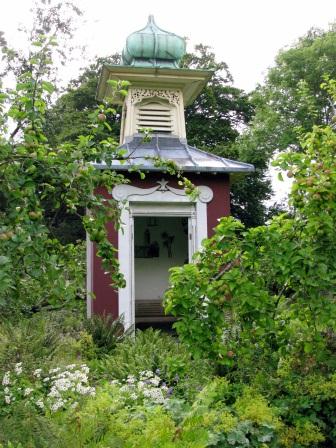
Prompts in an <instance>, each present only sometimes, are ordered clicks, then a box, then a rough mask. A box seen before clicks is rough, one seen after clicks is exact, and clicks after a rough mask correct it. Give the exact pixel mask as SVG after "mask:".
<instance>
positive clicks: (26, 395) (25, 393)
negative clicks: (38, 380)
mask: <svg viewBox="0 0 336 448" xmlns="http://www.w3.org/2000/svg"><path fill="white" fill-rule="evenodd" d="M33 391H34V389H32V388H31V387H27V388H26V389H25V390H24V392H23V395H24V396H25V397H28V395H30V394H31V393H32V392H33Z"/></svg>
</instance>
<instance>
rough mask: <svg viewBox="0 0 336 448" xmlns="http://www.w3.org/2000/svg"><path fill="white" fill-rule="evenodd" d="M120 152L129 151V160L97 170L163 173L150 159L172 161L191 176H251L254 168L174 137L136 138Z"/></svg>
mask: <svg viewBox="0 0 336 448" xmlns="http://www.w3.org/2000/svg"><path fill="white" fill-rule="evenodd" d="M119 149H123V150H125V152H126V153H125V156H124V157H125V160H124V161H120V160H113V161H112V164H111V165H106V164H105V163H97V164H95V166H96V167H97V168H101V169H104V168H105V169H106V168H111V169H117V170H129V169H130V168H135V167H139V168H143V169H145V170H148V171H160V170H161V169H160V168H159V167H156V166H155V165H154V163H153V160H151V159H150V158H153V157H161V158H162V159H164V160H172V161H174V162H175V163H176V165H177V166H178V167H179V168H180V169H182V170H183V171H189V172H207V171H211V172H222V173H246V174H248V173H251V172H253V171H254V166H253V165H251V164H249V163H243V162H238V161H235V160H230V159H226V158H224V157H219V156H217V155H215V154H211V153H208V152H205V151H201V150H200V149H197V148H195V147H193V146H190V145H188V143H187V141H186V140H185V139H181V138H179V137H176V136H174V135H166V134H153V135H152V137H151V139H150V141H148V142H145V141H144V137H143V135H142V134H135V135H134V136H133V137H132V138H130V139H129V140H127V141H126V142H125V143H124V144H123V145H121V146H120V147H119Z"/></svg>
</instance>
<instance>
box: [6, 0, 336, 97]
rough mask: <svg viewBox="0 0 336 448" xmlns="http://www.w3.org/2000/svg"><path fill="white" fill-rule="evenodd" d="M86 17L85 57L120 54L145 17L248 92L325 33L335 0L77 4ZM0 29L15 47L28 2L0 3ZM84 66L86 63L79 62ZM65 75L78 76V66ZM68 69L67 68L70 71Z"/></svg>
mask: <svg viewBox="0 0 336 448" xmlns="http://www.w3.org/2000/svg"><path fill="white" fill-rule="evenodd" d="M74 3H76V4H77V5H78V6H79V7H80V8H81V9H82V10H83V11H84V13H85V15H84V18H83V20H82V21H81V24H80V29H79V30H78V33H77V38H76V41H77V43H79V44H81V45H85V46H86V53H85V54H86V57H87V58H89V57H94V56H95V55H99V56H104V55H108V54H111V53H113V52H116V51H121V50H122V47H123V45H124V42H125V39H126V37H127V36H128V35H129V34H130V33H132V32H133V31H135V30H138V29H141V28H143V27H144V26H145V24H146V22H147V17H148V15H149V14H154V16H155V20H156V22H157V24H158V25H159V26H160V27H161V28H163V29H165V30H168V31H172V32H175V33H176V34H179V35H181V36H185V37H187V38H188V39H189V41H188V46H189V50H190V49H191V48H192V45H193V44H196V43H204V44H207V45H210V46H211V47H213V49H214V52H215V54H216V55H217V58H218V59H219V60H223V61H225V62H226V63H227V64H228V66H229V69H230V71H231V73H232V75H233V77H234V81H235V85H236V86H237V87H240V88H243V89H245V90H252V89H253V87H254V86H255V85H256V84H257V83H261V82H262V81H263V77H264V74H265V72H266V70H267V68H268V67H269V66H271V65H272V63H273V61H274V57H275V55H276V53H277V52H278V51H279V50H280V49H281V48H283V47H285V46H288V45H290V44H292V43H293V42H295V40H296V39H297V38H298V37H300V36H301V35H303V34H304V33H305V32H306V31H307V30H308V29H309V28H311V27H313V26H314V27H322V28H327V27H328V24H329V23H331V22H333V21H336V0H281V1H280V0H230V1H228V0H222V1H221V0H206V1H200V2H196V1H195V0H194V1H183V0H179V1H177V0H166V1H161V0H138V1H132V0H123V1H120V0H119V1H113V0H95V1H93V0H75V1H74ZM0 4H1V15H0V30H3V31H5V32H6V35H7V36H8V37H9V40H10V41H11V42H13V43H15V42H18V43H19V44H20V43H21V45H23V43H22V41H20V40H19V36H18V33H17V26H18V25H19V24H20V23H25V24H26V25H29V21H30V15H29V8H30V7H31V5H32V4H33V1H32V0H0ZM82 65H85V61H82ZM73 67H74V68H73V73H72V71H71V69H70V70H69V73H71V74H72V77H76V74H77V73H76V72H77V70H78V66H77V64H74V65H73ZM68 69H69V67H68Z"/></svg>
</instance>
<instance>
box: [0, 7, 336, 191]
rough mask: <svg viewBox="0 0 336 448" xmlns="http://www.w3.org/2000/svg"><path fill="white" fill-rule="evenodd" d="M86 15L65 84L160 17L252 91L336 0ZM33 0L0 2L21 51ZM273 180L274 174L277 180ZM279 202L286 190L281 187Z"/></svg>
mask: <svg viewBox="0 0 336 448" xmlns="http://www.w3.org/2000/svg"><path fill="white" fill-rule="evenodd" d="M73 2H74V3H75V4H77V5H78V6H79V7H80V8H81V9H82V10H83V11H84V17H83V18H82V19H81V21H80V24H79V29H78V32H77V36H76V41H75V43H76V44H78V45H84V46H85V47H86V51H85V57H84V58H83V59H82V60H80V61H78V62H77V63H76V62H71V63H69V64H68V65H67V67H66V72H65V73H64V77H65V78H66V79H71V78H76V77H77V75H78V69H79V67H83V66H85V65H86V64H87V62H88V61H89V60H90V58H91V59H92V58H94V56H96V55H98V56H107V55H109V54H112V53H114V52H117V51H118V52H120V51H121V50H122V48H123V46H124V43H125V39H126V37H127V36H128V35H129V34H130V33H132V32H134V31H136V30H138V29H141V28H143V27H144V26H145V25H146V22H147V17H148V15H149V14H154V17H155V20H156V23H157V25H158V26H160V27H161V28H163V29H165V30H167V31H172V32H174V33H176V34H178V35H180V36H184V37H187V38H188V50H191V49H192V47H193V45H194V44H197V43H203V44H207V45H209V46H211V47H213V51H214V52H215V54H216V56H217V59H218V60H222V61H225V62H226V63H227V64H228V66H229V69H230V71H231V73H232V75H233V78H234V85H235V86H236V87H239V88H242V89H245V90H247V91H250V90H252V89H253V88H254V87H255V86H256V84H258V83H262V82H263V79H264V75H265V74H266V72H267V68H268V67H270V66H271V65H272V64H273V62H274V58H275V56H276V54H277V52H278V51H279V50H280V49H281V48H284V47H286V46H290V45H292V44H293V43H294V42H295V41H296V40H297V39H298V38H299V37H300V36H302V35H303V34H305V33H306V32H307V31H308V30H309V29H310V28H311V27H319V28H324V29H327V28H328V25H329V24H330V23H332V22H334V21H336V0H206V1H200V2H196V1H195V0H194V1H186V0H185V1H183V0H178V1H177V0H166V1H161V0H138V1H132V0H123V1H120V0H119V1H113V0H95V1H93V0H74V1H73ZM32 4H33V0H0V5H1V15H0V30H3V31H5V33H6V36H7V38H8V40H9V42H10V43H11V44H12V45H14V46H23V45H24V44H25V42H24V40H22V38H20V35H19V33H18V32H17V27H18V26H19V25H20V24H25V25H26V26H28V27H29V22H30V21H31V16H30V14H29V9H30V7H31V6H32ZM272 177H273V178H274V174H273V175H272ZM274 188H275V189H276V191H277V195H276V197H277V199H280V198H281V197H282V196H283V194H284V192H286V191H287V190H288V186H287V183H279V182H276V183H275V185H274Z"/></svg>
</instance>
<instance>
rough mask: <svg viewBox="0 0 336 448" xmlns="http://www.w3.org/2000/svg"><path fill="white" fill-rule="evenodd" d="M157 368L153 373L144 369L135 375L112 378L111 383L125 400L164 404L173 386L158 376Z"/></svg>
mask: <svg viewBox="0 0 336 448" xmlns="http://www.w3.org/2000/svg"><path fill="white" fill-rule="evenodd" d="M159 373H160V372H159V370H157V371H156V372H155V373H154V372H152V371H151V370H144V371H142V372H140V373H139V375H138V377H137V376H135V375H128V376H127V378H126V379H125V380H122V381H119V380H113V381H111V384H112V385H115V386H117V387H118V388H119V392H120V393H121V394H122V395H123V396H124V398H125V399H126V400H130V401H131V402H137V403H138V402H140V403H141V402H143V403H144V404H148V405H150V404H165V403H166V401H167V399H169V397H170V396H171V394H172V393H173V388H172V387H168V386H167V384H166V383H165V382H164V381H163V380H162V379H161V378H160V376H159Z"/></svg>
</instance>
